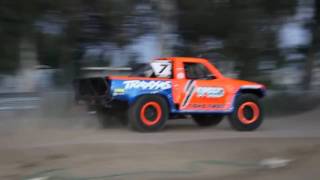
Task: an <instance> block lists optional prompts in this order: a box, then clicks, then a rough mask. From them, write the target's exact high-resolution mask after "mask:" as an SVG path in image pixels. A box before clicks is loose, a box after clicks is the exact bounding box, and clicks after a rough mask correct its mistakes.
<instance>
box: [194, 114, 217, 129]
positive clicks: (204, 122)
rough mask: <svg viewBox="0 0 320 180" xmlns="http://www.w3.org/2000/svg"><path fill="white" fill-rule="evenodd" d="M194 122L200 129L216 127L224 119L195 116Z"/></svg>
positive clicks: (214, 116) (210, 116) (211, 116)
mask: <svg viewBox="0 0 320 180" xmlns="http://www.w3.org/2000/svg"><path fill="white" fill-rule="evenodd" d="M192 118H193V121H194V122H195V123H196V124H197V125H198V126H200V127H207V126H216V125H218V124H219V123H220V122H221V121H222V119H223V116H222V115H193V116H192Z"/></svg>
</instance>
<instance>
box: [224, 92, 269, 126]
mask: <svg viewBox="0 0 320 180" xmlns="http://www.w3.org/2000/svg"><path fill="white" fill-rule="evenodd" d="M263 116H264V115H263V108H262V104H261V103H260V100H259V98H258V97H257V96H255V95H253V94H241V95H240V96H238V97H237V100H236V104H235V109H234V111H233V113H232V114H230V115H229V122H230V124H231V127H232V128H233V129H236V130H238V131H253V130H255V129H257V128H258V127H259V126H260V125H261V123H262V121H263Z"/></svg>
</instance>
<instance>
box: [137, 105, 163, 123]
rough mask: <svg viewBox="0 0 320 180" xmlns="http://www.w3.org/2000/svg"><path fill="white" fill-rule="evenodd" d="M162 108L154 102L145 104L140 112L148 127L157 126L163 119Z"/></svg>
mask: <svg viewBox="0 0 320 180" xmlns="http://www.w3.org/2000/svg"><path fill="white" fill-rule="evenodd" d="M161 115H162V111H161V106H160V105H159V104H158V103H157V102H154V101H151V102H148V103H146V104H144V105H143V106H142V108H141V111H140V118H141V120H142V122H143V123H144V124H145V125H147V126H152V125H155V124H157V123H158V122H159V121H160V119H161Z"/></svg>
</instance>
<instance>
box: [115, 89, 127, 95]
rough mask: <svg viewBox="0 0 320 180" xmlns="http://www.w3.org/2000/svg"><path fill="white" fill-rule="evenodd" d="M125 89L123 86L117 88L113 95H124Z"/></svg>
mask: <svg viewBox="0 0 320 180" xmlns="http://www.w3.org/2000/svg"><path fill="white" fill-rule="evenodd" d="M124 92H125V90H124V89H123V88H116V89H115V90H114V91H113V95H114V96H116V95H122V94H124Z"/></svg>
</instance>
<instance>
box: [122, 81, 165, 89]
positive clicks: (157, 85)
mask: <svg viewBox="0 0 320 180" xmlns="http://www.w3.org/2000/svg"><path fill="white" fill-rule="evenodd" d="M123 84H124V88H125V89H142V90H145V89H148V90H165V89H169V88H171V82H170V81H142V80H131V81H124V82H123Z"/></svg>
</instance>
